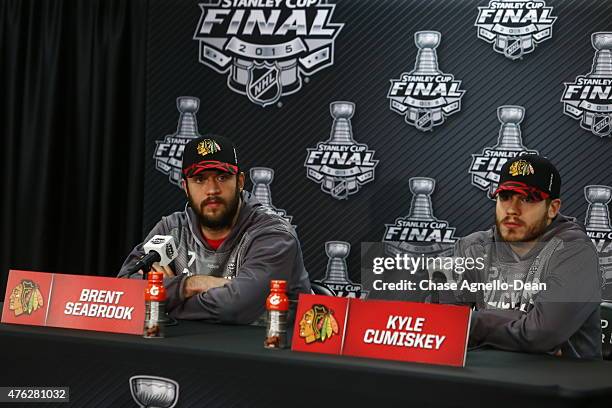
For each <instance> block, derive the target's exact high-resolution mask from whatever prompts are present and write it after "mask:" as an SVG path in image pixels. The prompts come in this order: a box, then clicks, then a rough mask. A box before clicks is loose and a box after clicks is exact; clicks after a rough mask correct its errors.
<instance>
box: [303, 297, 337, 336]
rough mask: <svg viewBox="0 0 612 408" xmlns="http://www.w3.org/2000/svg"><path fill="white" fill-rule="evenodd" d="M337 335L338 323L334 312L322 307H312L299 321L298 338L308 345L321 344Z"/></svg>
mask: <svg viewBox="0 0 612 408" xmlns="http://www.w3.org/2000/svg"><path fill="white" fill-rule="evenodd" d="M334 334H338V322H337V321H336V318H335V317H334V311H333V310H331V309H329V308H327V307H326V306H324V305H313V306H312V308H311V309H308V310H307V311H306V312H305V313H304V315H303V316H302V320H300V337H302V338H303V339H304V341H306V344H310V343H312V342H314V341H320V342H321V343H323V342H324V341H325V340H328V339H330V338H332V336H333V335H334Z"/></svg>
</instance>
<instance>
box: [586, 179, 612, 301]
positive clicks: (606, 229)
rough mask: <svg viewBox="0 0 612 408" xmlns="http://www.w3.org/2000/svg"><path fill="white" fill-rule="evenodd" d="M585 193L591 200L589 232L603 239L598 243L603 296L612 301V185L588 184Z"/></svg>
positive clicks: (588, 214) (587, 224) (587, 220)
mask: <svg viewBox="0 0 612 408" xmlns="http://www.w3.org/2000/svg"><path fill="white" fill-rule="evenodd" d="M584 195H585V197H586V199H587V201H588V202H589V207H588V209H587V213H586V218H585V221H584V224H585V227H586V230H587V233H588V234H589V235H590V236H597V238H596V239H597V240H602V243H599V244H597V245H596V246H597V249H598V252H599V267H600V268H601V274H602V283H603V285H604V288H603V291H602V297H603V298H604V300H608V301H612V253H610V252H608V251H610V250H611V249H612V224H611V223H610V212H609V210H608V204H609V203H610V200H612V187H608V186H586V187H585V188H584ZM606 245H607V246H606ZM604 252H606V254H605V255H604Z"/></svg>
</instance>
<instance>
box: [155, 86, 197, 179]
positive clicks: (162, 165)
mask: <svg viewBox="0 0 612 408" xmlns="http://www.w3.org/2000/svg"><path fill="white" fill-rule="evenodd" d="M176 107H177V108H178V111H179V113H180V115H179V120H178V126H177V128H176V132H175V133H173V134H171V135H167V136H166V137H165V138H164V139H163V140H156V141H155V144H156V147H155V153H154V155H153V158H154V159H155V168H156V169H157V170H158V171H160V172H162V173H163V174H167V175H168V176H169V179H170V182H171V183H172V184H174V185H176V186H180V185H181V171H182V164H183V151H184V150H185V145H186V144H187V143H189V142H190V141H191V139H196V138H198V137H200V135H199V134H198V122H197V120H196V116H195V114H196V112H197V111H198V108H199V107H200V100H199V99H198V98H194V97H190V96H181V97H180V98H177V100H176Z"/></svg>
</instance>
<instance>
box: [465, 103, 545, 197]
mask: <svg viewBox="0 0 612 408" xmlns="http://www.w3.org/2000/svg"><path fill="white" fill-rule="evenodd" d="M524 116H525V108H523V107H522V106H511V105H506V106H500V107H499V108H497V118H498V119H499V121H500V122H501V127H500V128H499V137H498V139H497V145H495V146H493V147H485V148H484V149H483V151H482V153H480V154H473V155H472V164H471V165H470V170H469V173H470V174H471V175H472V185H473V186H475V187H478V188H479V189H481V190H483V191H486V192H488V194H487V196H488V197H489V198H491V199H492V194H493V193H494V192H495V190H497V185H498V183H499V174H500V171H501V168H502V166H503V165H504V164H505V163H506V162H507V161H508V160H510V159H513V158H515V157H517V156H521V155H524V154H538V151H537V150H529V149H527V148H526V147H525V146H524V145H523V140H522V138H521V122H522V121H523V117H524Z"/></svg>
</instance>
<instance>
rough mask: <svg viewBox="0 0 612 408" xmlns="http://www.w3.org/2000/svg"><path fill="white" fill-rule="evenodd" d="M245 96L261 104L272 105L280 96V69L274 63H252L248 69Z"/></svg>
mask: <svg viewBox="0 0 612 408" xmlns="http://www.w3.org/2000/svg"><path fill="white" fill-rule="evenodd" d="M248 73H249V81H248V83H247V96H248V97H249V99H250V100H251V102H253V103H256V104H258V105H261V106H268V105H272V104H273V103H275V102H276V101H278V100H279V99H280V97H281V94H282V92H281V90H282V85H281V82H280V69H279V68H278V65H277V64H276V63H274V64H270V63H268V62H264V63H261V64H260V63H254V64H253V65H251V67H250V68H249V70H248Z"/></svg>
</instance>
